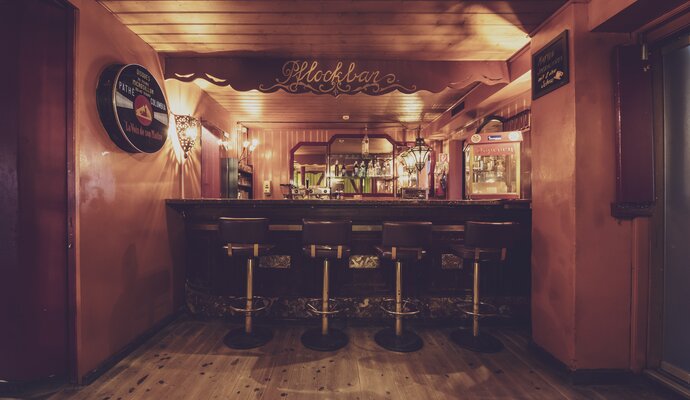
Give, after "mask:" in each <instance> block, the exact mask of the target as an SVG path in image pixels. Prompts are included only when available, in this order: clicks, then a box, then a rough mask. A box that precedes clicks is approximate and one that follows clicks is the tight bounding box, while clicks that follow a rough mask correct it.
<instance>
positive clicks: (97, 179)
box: [71, 0, 229, 377]
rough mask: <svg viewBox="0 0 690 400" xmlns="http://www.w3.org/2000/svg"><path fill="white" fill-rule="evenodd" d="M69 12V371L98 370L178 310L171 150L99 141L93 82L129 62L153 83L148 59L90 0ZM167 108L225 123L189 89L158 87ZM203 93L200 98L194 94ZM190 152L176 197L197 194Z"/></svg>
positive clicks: (173, 146)
mask: <svg viewBox="0 0 690 400" xmlns="http://www.w3.org/2000/svg"><path fill="white" fill-rule="evenodd" d="M71 2H72V4H74V6H75V7H77V8H78V9H79V19H78V27H77V32H78V34H77V40H76V53H77V59H76V88H75V97H76V118H77V119H76V143H77V144H76V163H77V166H76V168H77V177H76V179H77V240H76V251H77V366H78V376H79V377H83V376H84V374H86V373H88V372H89V371H91V370H93V369H94V368H96V367H98V366H99V365H100V364H101V363H103V362H104V361H105V360H106V359H108V358H109V357H110V356H112V355H113V354H115V353H116V352H118V351H119V350H121V349H122V348H123V347H124V346H126V345H127V344H129V343H130V342H131V341H132V340H133V339H135V338H136V337H137V336H138V335H141V334H142V333H143V332H145V331H146V330H148V329H150V328H151V327H152V326H154V325H155V324H156V323H157V322H159V321H161V320H162V319H164V318H165V317H166V316H168V315H170V314H171V313H172V312H173V311H174V310H175V309H176V308H178V307H179V306H180V305H181V304H182V300H183V298H182V294H183V291H182V288H183V276H184V274H183V271H182V269H181V265H182V259H183V254H182V253H181V252H180V250H179V249H181V248H182V247H183V246H181V242H182V227H181V224H180V221H179V218H178V217H177V215H175V214H174V213H172V212H170V211H169V210H168V209H167V208H166V206H165V199H167V198H177V197H179V196H180V180H179V163H178V159H179V151H176V150H178V149H179V145H177V142H176V139H175V138H174V137H170V138H169V140H168V142H167V143H166V145H165V146H164V147H163V149H162V150H160V151H159V152H157V153H154V154H129V153H125V152H123V151H122V150H120V149H119V148H118V147H117V146H115V144H114V143H113V142H112V141H111V140H110V139H109V137H108V135H107V134H106V132H105V130H104V129H103V127H102V125H101V122H100V120H99V117H98V113H97V111H96V103H95V100H96V99H95V95H94V94H95V90H96V83H97V80H98V77H99V75H100V73H101V71H102V70H103V68H105V67H106V66H107V65H109V64H111V63H137V64H141V65H143V66H144V67H146V68H147V69H149V70H150V71H151V72H152V73H153V74H154V76H155V77H156V79H157V80H158V81H159V83H160V84H161V85H163V78H162V69H161V64H160V60H159V56H158V54H157V53H156V52H155V51H154V50H153V49H152V48H151V47H150V46H149V45H147V44H146V43H144V42H143V41H142V40H141V39H139V38H138V37H137V36H136V35H135V34H134V33H132V32H131V31H130V30H129V29H127V28H126V27H125V26H123V25H122V24H121V23H120V22H119V21H118V20H117V19H116V18H115V17H114V16H112V15H111V14H110V13H109V12H107V11H106V10H105V9H104V8H103V7H102V6H100V5H99V4H98V3H96V2H94V1H86V0H71ZM165 88H166V89H167V90H166V91H167V96H168V99H169V103H170V109H171V111H172V112H175V113H179V114H192V115H195V116H202V117H207V118H210V119H211V120H213V121H214V122H215V124H217V125H226V122H225V120H226V119H227V120H229V118H228V117H226V113H225V111H224V110H222V109H221V108H220V107H219V106H218V105H217V104H214V102H212V101H209V99H208V98H207V97H208V96H206V95H205V94H204V93H203V92H201V90H200V89H198V88H195V86H194V85H187V86H184V87H183V86H181V85H176V84H168V83H166V84H165ZM204 96H206V97H204ZM199 156H200V150H199V147H198V146H197V148H196V149H195V150H194V152H193V154H192V155H191V158H190V162H189V163H188V164H187V166H186V167H187V172H186V175H187V176H186V178H187V180H186V185H185V186H186V192H187V193H186V194H187V196H190V197H191V196H194V197H198V196H199V194H200V184H199V182H200V159H199Z"/></svg>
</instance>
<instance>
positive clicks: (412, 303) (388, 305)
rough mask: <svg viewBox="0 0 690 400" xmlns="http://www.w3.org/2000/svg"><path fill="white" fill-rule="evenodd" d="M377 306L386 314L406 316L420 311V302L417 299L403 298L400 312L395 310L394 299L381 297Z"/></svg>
mask: <svg viewBox="0 0 690 400" xmlns="http://www.w3.org/2000/svg"><path fill="white" fill-rule="evenodd" d="M379 307H380V308H381V310H383V311H384V312H385V313H387V314H390V315H401V316H403V317H406V316H411V315H417V314H419V313H420V312H421V311H422V302H421V301H419V300H417V299H403V301H402V312H397V311H395V299H383V300H382V301H381V305H380V306H379Z"/></svg>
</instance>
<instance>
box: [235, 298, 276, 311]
mask: <svg viewBox="0 0 690 400" xmlns="http://www.w3.org/2000/svg"><path fill="white" fill-rule="evenodd" d="M252 302H253V303H254V307H252V308H246V307H247V298H246V297H233V298H232V299H230V302H229V304H228V308H230V309H231V310H232V311H234V312H236V313H244V314H254V313H258V312H260V311H263V310H265V309H267V308H268V307H270V306H271V301H270V300H269V299H267V298H265V297H261V296H254V297H252Z"/></svg>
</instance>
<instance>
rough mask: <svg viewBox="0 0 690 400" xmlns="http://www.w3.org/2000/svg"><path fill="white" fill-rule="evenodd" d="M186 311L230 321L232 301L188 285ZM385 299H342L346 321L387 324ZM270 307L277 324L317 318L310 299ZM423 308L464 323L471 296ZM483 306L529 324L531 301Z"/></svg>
mask: <svg viewBox="0 0 690 400" xmlns="http://www.w3.org/2000/svg"><path fill="white" fill-rule="evenodd" d="M186 292H187V307H188V309H189V311H190V312H191V313H192V314H194V315H198V316H203V317H230V316H232V315H233V312H232V311H231V310H230V307H229V303H230V297H227V296H219V295H211V294H208V293H203V292H200V291H198V290H195V289H194V288H192V287H190V286H189V285H188V286H187V288H186ZM383 299H384V297H361V298H339V299H338V300H339V301H341V302H342V305H343V309H344V313H343V315H344V316H346V317H347V318H353V319H371V320H384V319H390V316H389V315H388V314H386V313H385V312H384V311H383V310H381V307H380V305H381V302H382V301H383ZM270 300H271V302H272V304H271V307H270V308H269V309H268V310H267V311H264V312H262V317H264V318H268V319H274V320H281V319H283V320H287V319H293V320H294V319H306V318H314V316H313V315H312V314H310V313H309V312H307V310H306V308H305V306H306V302H307V301H308V300H309V299H308V298H304V297H299V298H271V299H270ZM419 300H420V301H421V303H422V304H423V305H424V306H423V307H422V311H421V313H420V314H419V316H418V317H416V318H422V319H430V320H454V321H457V320H462V319H467V318H468V316H467V315H466V314H464V313H462V312H461V311H460V310H459V308H458V306H459V305H460V304H463V303H464V302H470V301H471V296H470V295H469V294H468V295H467V296H465V297H428V298H420V299H419ZM482 301H484V302H488V303H489V304H493V305H494V306H496V307H497V309H498V313H499V315H500V316H499V317H496V318H499V319H503V320H505V321H506V322H510V323H526V322H528V321H529V300H528V299H527V298H522V297H493V298H484V299H482Z"/></svg>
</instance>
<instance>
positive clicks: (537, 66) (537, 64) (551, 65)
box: [532, 30, 570, 100]
mask: <svg viewBox="0 0 690 400" xmlns="http://www.w3.org/2000/svg"><path fill="white" fill-rule="evenodd" d="M568 82H570V65H569V57H568V31H567V30H565V31H563V33H561V34H560V35H558V37H556V38H555V39H554V40H552V41H551V42H549V44H547V45H546V46H544V47H542V48H541V49H539V51H537V52H536V53H534V54H533V55H532V100H536V99H538V98H540V97H541V96H543V95H545V94H547V93H551V92H553V91H554V90H556V89H558V88H559V87H561V86H564V85H566V84H567V83H568Z"/></svg>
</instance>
